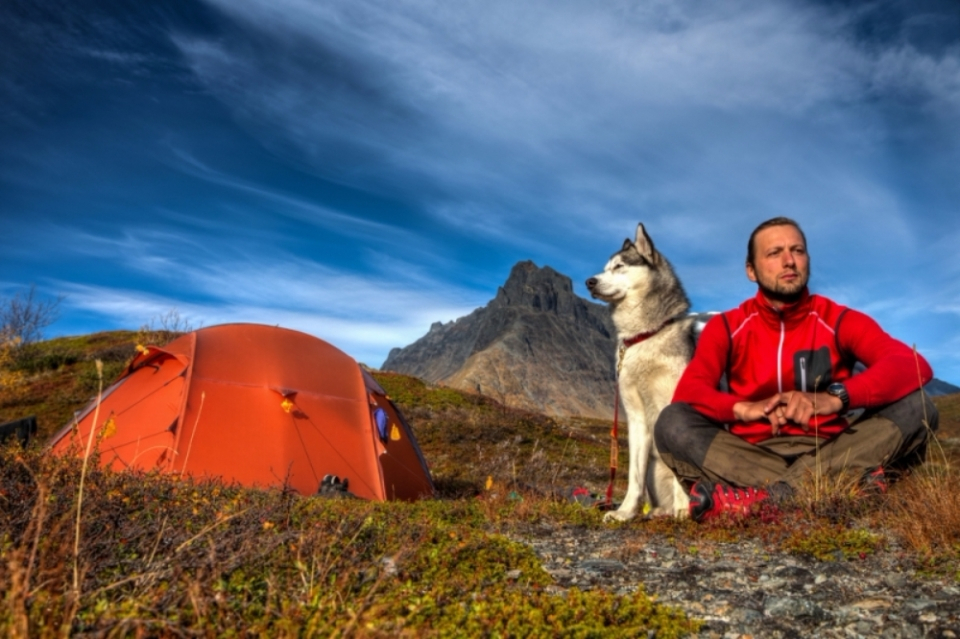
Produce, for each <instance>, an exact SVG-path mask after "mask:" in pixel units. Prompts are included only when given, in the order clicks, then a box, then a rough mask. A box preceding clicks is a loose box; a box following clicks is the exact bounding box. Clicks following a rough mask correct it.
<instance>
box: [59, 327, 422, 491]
mask: <svg viewBox="0 0 960 639" xmlns="http://www.w3.org/2000/svg"><path fill="white" fill-rule="evenodd" d="M95 416H96V420H97V423H96V424H95V423H94V418H95ZM92 428H96V429H97V432H96V434H95V439H94V441H96V442H98V443H97V446H98V450H99V453H100V462H101V464H102V465H104V466H109V467H112V468H114V469H124V468H140V469H145V470H151V469H158V470H160V471H162V472H169V473H178V474H183V475H192V476H193V477H197V478H215V477H219V478H221V479H222V480H224V481H226V482H237V483H239V484H241V485H244V486H258V487H268V486H286V487H288V488H292V489H294V490H296V491H298V492H300V493H301V494H304V495H312V494H314V493H316V492H317V490H318V488H319V486H320V483H321V481H322V480H323V478H324V477H325V476H326V475H336V476H338V477H339V478H341V479H343V478H346V479H348V480H349V490H350V492H351V493H353V494H354V495H356V496H357V497H362V498H364V499H372V500H387V499H402V500H414V499H418V498H421V497H427V496H431V495H433V492H434V488H433V482H432V480H431V478H430V472H429V470H428V469H427V465H426V462H425V460H424V458H423V455H422V453H421V452H420V448H419V446H418V445H417V442H416V440H415V439H414V437H413V433H412V432H411V430H410V427H409V425H408V424H407V423H406V421H405V420H404V418H403V416H402V415H401V413H400V411H399V410H398V409H397V407H396V406H395V405H394V404H393V402H391V401H390V399H389V398H388V397H387V394H386V393H385V392H384V390H383V388H381V386H380V385H379V384H378V383H377V382H376V380H374V379H373V377H371V376H370V375H369V374H368V373H367V372H366V371H364V370H363V369H362V368H361V367H360V366H359V365H358V364H357V362H355V361H354V360H353V359H352V358H350V357H349V356H348V355H346V354H345V353H343V352H342V351H340V350H339V349H337V348H335V347H334V346H332V345H330V344H328V343H327V342H324V341H323V340H321V339H318V338H316V337H313V336H311V335H307V334H305V333H300V332H297V331H292V330H288V329H284V328H276V327H272V326H263V325H260V324H224V325H221V326H211V327H209V328H203V329H200V330H198V331H194V332H192V333H187V334H185V335H183V336H181V337H179V338H177V339H176V340H174V341H173V342H171V343H170V344H168V345H167V346H165V347H162V348H160V347H156V346H150V347H147V348H146V350H145V352H141V353H139V354H138V355H137V357H136V358H134V360H133V362H132V363H131V364H130V366H129V367H128V368H127V369H126V371H125V372H124V373H123V375H121V377H120V378H119V379H118V380H117V381H116V382H115V383H114V384H113V385H112V386H110V387H109V388H108V389H107V390H106V391H105V392H104V393H103V398H102V400H101V402H100V406H99V408H98V407H97V405H96V401H94V402H92V403H91V404H90V405H89V406H87V407H86V409H84V410H83V411H82V412H81V413H80V414H79V415H78V416H77V420H76V422H75V423H72V424H69V425H67V426H66V427H64V428H63V429H62V430H61V431H60V432H59V433H58V434H57V435H55V436H54V437H53V439H52V440H51V442H50V448H51V450H52V451H53V452H54V453H58V454H83V452H84V449H85V446H86V443H87V441H88V437H89V435H90V430H91V429H92Z"/></svg>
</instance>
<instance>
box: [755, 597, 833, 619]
mask: <svg viewBox="0 0 960 639" xmlns="http://www.w3.org/2000/svg"><path fill="white" fill-rule="evenodd" d="M763 614H764V616H766V617H774V618H779V617H789V618H792V619H796V618H799V617H813V618H816V619H819V618H823V617H824V616H825V615H824V612H823V610H821V609H820V607H819V606H817V605H816V604H814V603H813V602H812V601H810V600H809V599H806V598H804V597H769V598H768V599H767V600H766V601H765V602H764V603H763Z"/></svg>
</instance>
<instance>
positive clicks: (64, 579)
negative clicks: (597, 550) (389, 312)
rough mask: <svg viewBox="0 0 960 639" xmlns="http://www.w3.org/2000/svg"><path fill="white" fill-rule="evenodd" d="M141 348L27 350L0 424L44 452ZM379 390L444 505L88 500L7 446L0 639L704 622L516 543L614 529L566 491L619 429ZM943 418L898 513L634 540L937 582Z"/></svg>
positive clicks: (604, 627)
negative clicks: (906, 561) (863, 562)
mask: <svg viewBox="0 0 960 639" xmlns="http://www.w3.org/2000/svg"><path fill="white" fill-rule="evenodd" d="M135 339H136V336H135V335H134V334H133V333H102V334H97V335H90V336H83V337H76V338H61V339H56V340H50V341H48V342H44V343H42V344H38V345H36V346H35V347H33V348H32V349H31V350H30V351H27V352H23V353H20V354H19V355H18V356H17V357H16V358H15V360H13V361H7V362H5V363H4V366H3V372H4V374H5V378H4V380H5V381H7V382H10V383H8V384H6V385H5V386H4V388H3V389H2V390H0V420H5V419H13V418H18V417H22V416H24V415H27V414H36V415H37V416H38V421H39V424H40V437H39V438H38V439H39V440H41V441H42V440H44V439H45V438H46V437H48V436H49V435H50V434H52V433H53V432H55V431H56V430H57V429H58V428H59V427H60V426H62V425H63V424H64V423H66V422H67V421H68V419H69V416H70V415H71V413H72V411H73V410H76V409H78V408H81V407H82V406H83V405H84V404H85V403H86V402H87V401H88V399H89V397H90V396H91V395H92V394H93V392H94V390H95V388H96V379H97V378H96V372H95V366H94V360H95V359H101V360H103V361H104V362H105V369H106V370H107V372H108V374H110V375H113V374H116V373H119V372H120V371H121V370H122V368H123V366H124V364H125V362H126V361H127V359H128V358H129V357H130V356H131V355H132V354H133V352H134V351H133V349H134V340H135ZM377 378H378V380H379V381H380V383H381V384H383V386H384V387H385V388H386V389H387V391H388V393H390V395H391V396H392V397H393V398H394V400H395V401H396V402H397V403H398V404H399V405H400V406H401V408H402V409H403V410H404V413H405V415H406V416H407V418H408V420H409V421H410V422H411V424H412V426H413V428H414V431H415V433H416V436H417V438H418V440H419V442H420V444H421V446H422V448H423V451H424V455H425V456H426V458H427V460H428V462H429V463H430V466H431V470H432V472H433V474H434V477H435V479H436V482H437V485H438V487H439V489H440V497H441V498H440V499H438V500H433V501H429V502H421V503H418V504H399V503H390V504H371V503H366V502H361V501H355V500H330V499H321V498H315V497H313V498H303V497H299V496H296V495H292V494H287V493H282V492H280V491H272V492H270V491H256V490H245V489H241V488H236V487H225V486H223V485H220V484H217V483H213V482H201V483H194V482H191V481H188V480H182V479H179V478H175V477H164V476H157V475H150V474H142V473H124V474H114V473H109V472H102V471H100V470H98V469H96V467H95V465H91V468H90V469H88V471H87V474H86V476H85V477H84V480H83V481H84V488H83V491H82V493H83V495H82V502H81V497H80V495H81V490H80V483H81V475H82V474H83V470H82V464H81V460H76V459H56V458H50V457H47V456H44V455H42V454H41V453H40V452H39V450H38V447H33V448H31V449H29V450H27V451H23V450H20V449H19V447H17V446H16V445H13V444H8V445H7V446H5V447H2V448H0V549H2V557H3V561H2V562H0V592H2V593H4V594H3V597H2V604H0V633H2V634H3V635H5V636H24V637H26V636H31V637H42V636H61V635H67V634H78V633H91V634H98V635H109V636H126V635H139V634H146V635H149V636H172V635H177V636H184V635H191V636H193V635H203V636H220V635H230V634H234V635H236V634H254V635H266V636H290V635H308V636H313V635H317V636H348V635H356V636H372V637H378V636H398V635H399V636H418V637H419V636H465V635H467V636H480V635H488V636H497V635H500V636H504V635H511V634H512V635H528V636H544V637H546V636H551V637H552V636H591V634H593V635H595V634H597V633H602V634H603V636H637V635H641V636H642V635H645V634H646V633H647V631H648V630H654V631H655V632H656V636H658V637H672V636H682V635H683V634H685V633H688V632H690V631H692V630H693V629H694V628H695V627H696V622H695V621H693V620H689V619H686V618H685V617H684V616H683V615H682V614H680V613H679V612H678V611H676V610H674V609H671V608H669V607H665V606H661V605H658V604H657V603H655V602H654V601H651V600H650V599H648V598H647V597H646V596H645V595H644V593H643V592H642V590H641V591H637V592H635V593H632V594H628V595H614V594H611V593H608V592H604V591H603V590H595V591H591V592H580V591H578V590H575V589H572V590H568V591H563V590H560V589H558V588H556V587H555V586H554V585H553V584H552V580H551V578H550V576H549V575H548V574H547V573H545V572H544V571H543V569H542V568H541V566H540V563H539V560H538V559H537V557H536V556H535V555H534V554H533V552H532V551H531V550H530V548H529V547H528V546H526V545H524V544H522V543H519V542H518V541H517V540H518V539H523V538H524V536H526V535H528V534H530V533H531V531H534V530H536V531H539V532H538V534H543V530H545V529H546V530H549V529H551V528H557V527H580V528H583V527H600V526H603V525H604V524H602V523H601V518H600V513H598V512H597V511H595V510H591V509H586V508H582V507H580V506H578V505H574V504H570V503H569V502H567V501H566V500H564V499H562V498H559V497H558V496H557V493H558V492H559V491H560V490H562V488H564V487H566V486H570V485H582V484H585V485H588V486H590V487H592V488H593V489H595V490H600V489H602V487H603V486H604V485H605V482H606V475H607V463H608V458H607V455H608V452H607V438H608V432H609V428H610V424H609V423H605V422H599V421H591V420H567V421H562V422H561V421H557V420H554V419H550V418H546V417H544V416H542V415H537V414H531V413H526V412H523V411H517V410H512V409H510V408H507V407H504V406H501V405H500V404H498V403H497V402H495V401H493V400H492V399H490V398H488V397H479V396H474V395H469V394H465V393H461V392H459V391H453V390H451V389H447V388H437V387H430V386H427V385H425V384H423V383H422V382H420V381H419V380H416V379H414V378H410V377H406V376H402V375H396V374H379V373H378V374H377ZM936 402H937V404H938V406H939V408H940V413H941V430H940V436H939V442H940V444H941V446H935V447H933V448H932V449H931V451H930V459H931V460H932V461H931V463H929V464H927V466H926V467H925V468H924V470H922V471H920V472H916V473H914V475H913V476H911V477H909V478H907V479H905V480H904V481H902V482H900V483H899V484H897V485H895V486H894V489H893V490H892V491H891V492H890V494H889V495H887V496H886V497H885V498H882V499H879V500H874V501H871V502H865V501H864V500H862V499H857V498H856V496H854V495H852V494H851V493H850V491H849V490H846V488H845V487H844V486H843V485H842V484H839V483H838V484H837V485H835V486H830V487H828V488H827V489H824V488H823V487H820V489H821V491H823V492H826V493H828V494H821V495H820V496H819V497H820V498H819V499H816V500H814V499H812V498H809V497H810V495H806V496H804V498H803V499H801V500H800V502H799V503H798V508H797V510H796V511H795V512H791V513H789V514H785V515H784V516H783V518H782V519H781V520H779V521H778V522H774V523H770V522H767V523H764V524H762V525H761V524H758V523H754V522H743V523H738V524H737V525H736V526H735V527H734V528H732V529H731V527H730V526H729V525H728V524H725V523H722V522H721V523H718V524H709V525H696V524H692V523H690V522H684V521H672V520H654V521H640V520H638V521H635V522H631V523H629V524H627V525H624V526H622V527H621V528H622V530H623V534H624V536H625V537H627V538H629V539H631V540H633V541H635V542H637V543H639V541H640V540H642V539H643V538H645V537H649V536H652V535H653V536H658V537H659V538H663V539H669V540H672V541H673V542H675V543H676V544H677V546H678V548H682V549H684V551H690V552H692V551H695V549H696V548H697V547H698V544H701V543H708V542H711V541H732V540H734V539H737V538H744V537H747V538H760V539H762V540H764V542H765V543H769V544H773V545H775V546H776V547H777V548H779V549H783V550H787V551H789V552H796V553H800V554H805V555H811V556H814V557H820V558H834V557H836V556H838V554H839V555H840V556H843V557H849V558H853V560H856V558H857V557H859V556H863V555H864V554H869V553H874V552H884V547H885V539H888V538H896V539H897V540H898V541H899V542H900V544H899V545H900V547H902V548H904V549H906V551H907V552H909V553H912V556H913V557H914V558H915V561H916V563H917V565H918V566H920V567H922V568H923V569H924V570H926V571H932V572H937V573H944V572H947V573H949V574H960V572H958V571H960V514H958V513H960V490H957V489H958V488H960V482H958V481H957V473H956V472H955V471H954V470H953V465H952V464H953V462H951V461H950V460H951V459H952V458H953V457H955V455H956V454H957V452H958V450H960V395H954V396H948V397H943V398H938V399H937V400H936ZM622 448H623V449H625V448H626V446H625V442H624V443H623V446H622ZM488 479H490V480H492V485H490V486H489V488H488V484H487V481H488ZM620 488H621V491H622V488H623V480H622V479H621V482H620ZM930 494H936V495H937V496H938V497H937V499H929V495H930ZM78 504H79V505H80V508H79V510H80V513H81V517H80V521H79V526H77V520H76V517H77V511H78ZM78 531H79V533H78ZM75 549H76V552H75ZM690 549H694V550H690Z"/></svg>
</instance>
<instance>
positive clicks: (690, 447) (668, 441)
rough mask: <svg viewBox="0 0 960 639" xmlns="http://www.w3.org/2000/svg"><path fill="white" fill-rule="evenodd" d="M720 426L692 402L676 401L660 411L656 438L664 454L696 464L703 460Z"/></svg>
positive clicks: (654, 433) (654, 435) (654, 437)
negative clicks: (699, 410) (698, 409)
mask: <svg viewBox="0 0 960 639" xmlns="http://www.w3.org/2000/svg"><path fill="white" fill-rule="evenodd" d="M718 432H720V427H719V425H717V424H714V423H712V422H711V421H710V420H709V419H707V418H706V417H704V416H703V415H701V414H700V413H698V412H697V411H696V409H694V408H693V407H692V406H690V404H686V403H684V402H675V403H673V404H669V405H668V406H667V407H666V408H664V409H663V410H662V411H661V412H660V417H659V418H658V419H657V423H656V425H655V426H654V428H653V441H654V444H655V445H656V447H657V450H658V451H660V453H661V454H666V455H670V456H672V457H673V458H675V459H679V460H684V461H687V462H689V463H692V464H695V465H696V464H698V463H702V462H703V459H704V457H706V454H707V449H708V448H709V447H710V444H711V443H712V442H713V439H714V437H716V435H717V433H718Z"/></svg>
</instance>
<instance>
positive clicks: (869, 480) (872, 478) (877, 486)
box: [860, 466, 890, 496]
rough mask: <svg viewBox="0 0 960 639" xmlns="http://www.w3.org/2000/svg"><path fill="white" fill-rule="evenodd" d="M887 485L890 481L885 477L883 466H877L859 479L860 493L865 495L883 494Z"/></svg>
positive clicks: (885, 492)
mask: <svg viewBox="0 0 960 639" xmlns="http://www.w3.org/2000/svg"><path fill="white" fill-rule="evenodd" d="M889 486H890V481H889V480H888V479H887V474H886V473H885V472H884V470H883V466H877V467H876V468H875V469H874V470H872V471H870V472H869V473H867V474H866V475H864V476H863V479H861V480H860V490H861V494H863V495H865V496H870V495H885V494H887V488H888V487H889Z"/></svg>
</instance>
